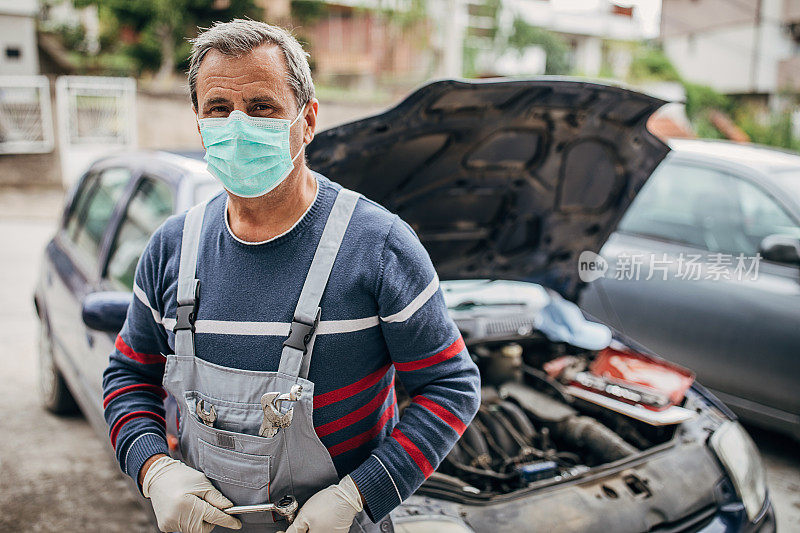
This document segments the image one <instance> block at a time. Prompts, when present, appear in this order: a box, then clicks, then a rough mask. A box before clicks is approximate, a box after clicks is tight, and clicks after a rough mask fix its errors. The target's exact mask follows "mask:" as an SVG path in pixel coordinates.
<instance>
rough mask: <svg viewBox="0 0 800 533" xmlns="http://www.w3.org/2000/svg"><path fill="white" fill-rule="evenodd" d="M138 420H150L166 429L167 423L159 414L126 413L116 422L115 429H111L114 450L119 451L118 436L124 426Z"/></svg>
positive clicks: (146, 412)
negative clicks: (159, 423)
mask: <svg viewBox="0 0 800 533" xmlns="http://www.w3.org/2000/svg"><path fill="white" fill-rule="evenodd" d="M137 418H150V419H151V420H155V421H156V422H161V424H162V425H163V426H164V427H166V425H167V422H166V421H165V420H164V417H163V416H161V415H159V414H158V413H153V412H150V411H133V412H131V413H126V414H125V415H123V416H122V417H120V419H119V420H117V421H116V423H115V424H114V427H112V428H111V433H110V437H111V446H113V447H114V449H115V450H116V449H117V435H119V432H120V430H121V429H122V426H124V425H125V424H127V423H128V422H130V421H131V420H135V419H137Z"/></svg>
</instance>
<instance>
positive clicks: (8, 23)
mask: <svg viewBox="0 0 800 533" xmlns="http://www.w3.org/2000/svg"><path fill="white" fill-rule="evenodd" d="M38 12H39V4H38V2H37V0H0V76H9V75H11V76H32V75H35V74H38V73H39V58H38V52H37V48H36V16H37V15H38Z"/></svg>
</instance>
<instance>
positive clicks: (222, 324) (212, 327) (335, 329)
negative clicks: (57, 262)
mask: <svg viewBox="0 0 800 533" xmlns="http://www.w3.org/2000/svg"><path fill="white" fill-rule="evenodd" d="M133 293H134V294H135V295H136V297H137V298H138V299H139V301H140V302H142V303H143V304H144V305H145V306H147V308H148V309H149V310H150V312H151V313H152V314H153V320H155V321H156V323H157V324H161V325H162V326H163V327H164V328H165V329H168V330H170V331H171V330H172V329H173V328H174V327H175V319H174V318H161V315H160V314H159V313H158V311H156V310H155V309H153V306H152V305H150V301H149V300H148V299H147V294H145V292H144V291H143V290H142V289H141V287H139V286H138V285H136V284H135V283H134V285H133ZM378 324H379V322H378V317H377V315H376V316H368V317H364V318H352V319H347V320H320V322H319V326H318V327H317V334H318V335H331V334H337V333H352V332H354V331H361V330H363V329H369V328H372V327H375V326H377V325H378ZM195 332H196V333H216V334H218V335H274V336H282V337H286V336H287V335H289V323H288V322H238V321H233V320H198V321H197V322H195Z"/></svg>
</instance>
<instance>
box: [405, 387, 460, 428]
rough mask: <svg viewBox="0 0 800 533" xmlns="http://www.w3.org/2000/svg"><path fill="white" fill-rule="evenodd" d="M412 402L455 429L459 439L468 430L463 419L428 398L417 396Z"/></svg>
mask: <svg viewBox="0 0 800 533" xmlns="http://www.w3.org/2000/svg"><path fill="white" fill-rule="evenodd" d="M411 401H412V402H414V403H416V404H419V405H421V406H422V407H424V408H425V409H427V410H428V411H430V412H431V413H433V414H435V415H436V416H438V417H439V418H441V419H442V421H444V423H445V424H447V425H448V426H450V427H451V428H453V430H454V431H455V432H456V433H458V436H459V437H460V436H461V434H462V433H464V430H465V429H467V426H466V425H465V424H464V422H462V421H461V419H459V418H458V417H457V416H456V415H454V414H453V413H451V412H450V411H448V410H447V409H445V408H444V407H442V406H441V405H439V404H438V403H436V402H434V401H433V400H431V399H430V398H426V397H425V396H415V397H414V399H413V400H411Z"/></svg>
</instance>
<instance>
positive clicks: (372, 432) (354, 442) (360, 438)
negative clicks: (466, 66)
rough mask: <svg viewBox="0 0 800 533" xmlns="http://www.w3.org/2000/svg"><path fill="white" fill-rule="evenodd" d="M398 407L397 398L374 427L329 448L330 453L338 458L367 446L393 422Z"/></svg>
mask: <svg viewBox="0 0 800 533" xmlns="http://www.w3.org/2000/svg"><path fill="white" fill-rule="evenodd" d="M396 405H397V398H395V399H394V401H392V403H391V405H389V407H387V408H386V410H385V411H384V412H383V414H382V415H381V417H380V418H379V419H378V421H377V422H376V423H375V425H374V426H372V427H371V428H370V429H368V430H367V431H365V432H364V433H360V434H358V435H356V436H355V437H351V438H349V439H347V440H346V441H343V442H340V443H339V444H334V445H333V446H331V447H330V448H328V453H329V454H331V457H336V456H337V455H340V454H343V453H344V452H347V451H350V450H352V449H354V448H358V447H359V446H361V445H362V444H366V443H367V442H369V441H371V440H372V439H374V438H375V437H376V436H378V434H379V433H380V432H381V431H382V430H383V428H384V426H386V423H387V422H388V421H389V420H391V418H392V417H393V416H394V408H395V406H396Z"/></svg>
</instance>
